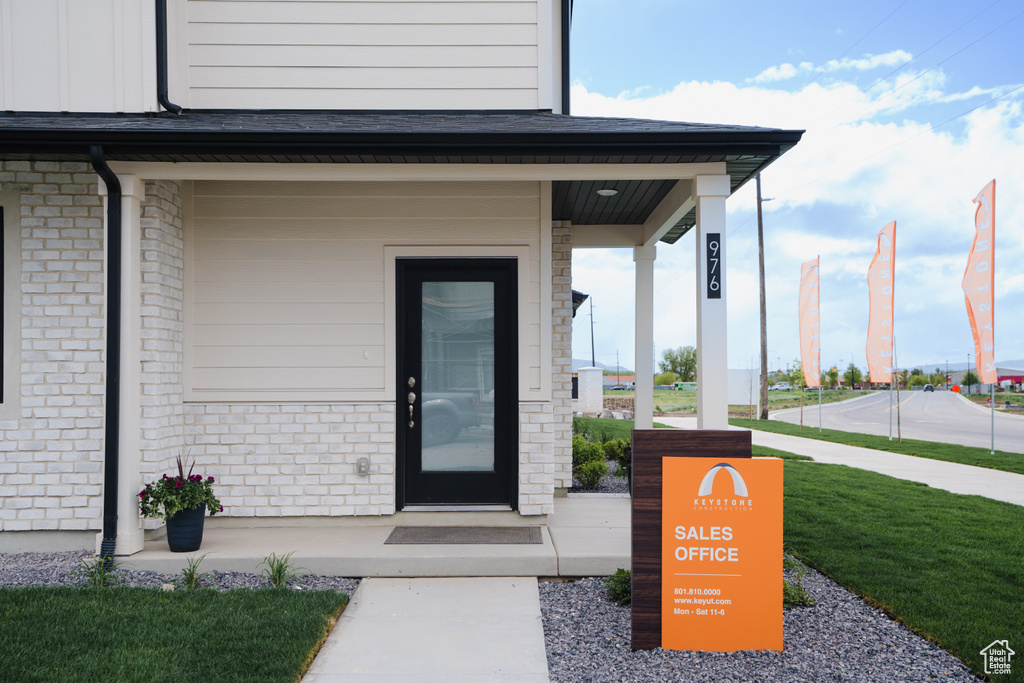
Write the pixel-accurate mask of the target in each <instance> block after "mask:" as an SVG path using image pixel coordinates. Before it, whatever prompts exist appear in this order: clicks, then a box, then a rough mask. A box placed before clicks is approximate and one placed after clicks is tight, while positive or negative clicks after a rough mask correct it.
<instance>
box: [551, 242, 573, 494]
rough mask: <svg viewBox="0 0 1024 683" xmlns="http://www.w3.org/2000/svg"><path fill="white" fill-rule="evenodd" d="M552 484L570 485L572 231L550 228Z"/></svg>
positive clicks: (558, 485) (560, 486)
mask: <svg viewBox="0 0 1024 683" xmlns="http://www.w3.org/2000/svg"><path fill="white" fill-rule="evenodd" d="M551 296H552V299H553V301H552V311H551V325H552V330H551V347H552V348H551V365H552V367H551V394H552V403H553V404H554V439H555V443H554V448H555V450H554V478H555V483H554V485H555V486H556V487H558V488H568V487H570V486H572V228H570V227H556V228H552V229H551Z"/></svg>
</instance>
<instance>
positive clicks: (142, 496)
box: [139, 489, 146, 498]
mask: <svg viewBox="0 0 1024 683" xmlns="http://www.w3.org/2000/svg"><path fill="white" fill-rule="evenodd" d="M145 497H146V489H142V490H141V491H139V498H145Z"/></svg>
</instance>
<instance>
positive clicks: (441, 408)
mask: <svg viewBox="0 0 1024 683" xmlns="http://www.w3.org/2000/svg"><path fill="white" fill-rule="evenodd" d="M477 407H478V402H477V398H476V394H471V393H460V392H427V393H425V394H424V395H423V445H424V446H439V445H441V444H446V443H451V442H452V441H455V439H456V438H458V436H459V432H461V431H462V430H463V429H465V428H467V427H477V426H479V425H480V411H478V410H477Z"/></svg>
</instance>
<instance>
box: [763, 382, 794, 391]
mask: <svg viewBox="0 0 1024 683" xmlns="http://www.w3.org/2000/svg"><path fill="white" fill-rule="evenodd" d="M792 390H793V388H792V387H791V386H789V382H779V383H778V384H776V385H775V386H771V387H768V391H792Z"/></svg>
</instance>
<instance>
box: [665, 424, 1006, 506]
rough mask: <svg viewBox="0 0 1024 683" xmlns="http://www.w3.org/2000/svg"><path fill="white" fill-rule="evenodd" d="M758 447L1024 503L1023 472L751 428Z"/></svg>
mask: <svg viewBox="0 0 1024 683" xmlns="http://www.w3.org/2000/svg"><path fill="white" fill-rule="evenodd" d="M657 421H658V422H661V423H662V424H666V425H669V426H671V427H677V428H680V429H696V428H697V419H696V418H691V417H682V418H680V417H659V418H657ZM752 434H753V436H752V439H753V443H754V445H755V446H766V447H768V448H775V449H777V450H780V451H788V452H790V453H796V454H797V455H807V456H810V457H812V458H814V460H815V462H824V463H833V464H838V465H849V466H850V467H857V468H859V469H862V470H870V471H872V472H879V473H881V474H887V475H889V476H890V477H896V478H897V479H906V480H908V481H918V482H921V483H923V484H928V485H929V486H931V487H933V488H937V489H944V490H946V491H951V492H952V493H962V494H967V495H975V496H985V497H986V498H992V499H994V500H1001V501H1004V502H1007V503H1013V504H1014V505H1024V475H1021V474H1013V473H1010V472H1003V471H1000V470H990V469H988V468H985V467H974V466H972V465H961V464H959V463H955V462H945V461H943V460H932V459H930V458H918V457H915V456H913V455H901V454H899V453H887V452H885V451H875V450H871V449H870V448H858V447H856V446H845V445H842V444H835V443H829V442H827V441H819V440H817V439H804V438H801V437H798V436H787V435H784V434H773V433H771V432H761V431H757V430H753V431H752Z"/></svg>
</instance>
